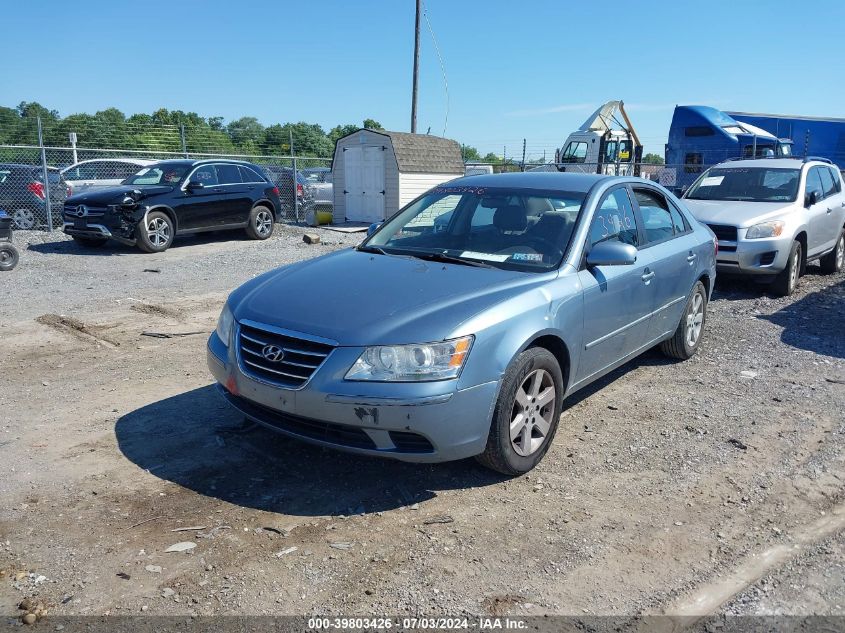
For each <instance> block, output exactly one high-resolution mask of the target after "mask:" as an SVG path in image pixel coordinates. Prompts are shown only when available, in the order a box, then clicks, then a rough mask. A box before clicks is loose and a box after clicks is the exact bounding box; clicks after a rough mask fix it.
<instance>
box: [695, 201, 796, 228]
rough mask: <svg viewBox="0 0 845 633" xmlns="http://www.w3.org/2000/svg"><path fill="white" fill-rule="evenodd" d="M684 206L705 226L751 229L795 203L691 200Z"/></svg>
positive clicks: (783, 211)
mask: <svg viewBox="0 0 845 633" xmlns="http://www.w3.org/2000/svg"><path fill="white" fill-rule="evenodd" d="M684 204H685V205H686V206H687V208H688V209H689V210H690V212H691V213H692V214H693V216H694V217H695V219H696V220H698V221H699V222H704V223H705V224H728V225H730V226H738V227H749V226H752V225H754V224H757V223H759V222H765V221H766V220H769V219H770V218H774V217H777V216H779V215H782V214H783V213H785V212H786V211H788V210H789V209H790V208H791V207H792V206H793V205H794V204H795V203H794V202H741V201H736V200H690V199H688V198H684Z"/></svg>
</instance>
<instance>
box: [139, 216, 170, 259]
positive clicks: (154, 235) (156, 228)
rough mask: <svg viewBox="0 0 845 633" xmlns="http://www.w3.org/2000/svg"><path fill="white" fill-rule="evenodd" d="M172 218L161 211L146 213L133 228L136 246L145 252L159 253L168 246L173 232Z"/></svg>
mask: <svg viewBox="0 0 845 633" xmlns="http://www.w3.org/2000/svg"><path fill="white" fill-rule="evenodd" d="M175 232H176V231H175V229H174V226H173V220H171V219H170V216H169V215H167V214H166V213H164V212H163V211H153V212H152V213H148V214H147V219H146V222H144V221H143V220H142V221H141V222H139V223H138V226H137V227H136V228H135V235H136V239H137V243H138V248H140V249H141V250H142V251H144V252H146V253H161V252H163V251H166V250H167V249H168V248H170V245H171V244H172V243H173V235H174V233H175Z"/></svg>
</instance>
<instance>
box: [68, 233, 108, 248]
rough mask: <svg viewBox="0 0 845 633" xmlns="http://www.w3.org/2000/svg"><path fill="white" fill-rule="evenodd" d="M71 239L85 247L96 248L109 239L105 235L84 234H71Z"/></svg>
mask: <svg viewBox="0 0 845 633" xmlns="http://www.w3.org/2000/svg"><path fill="white" fill-rule="evenodd" d="M71 237H73V241H74V242H76V243H77V244H79V245H80V246H85V247H87V248H98V247H100V246H103V245H104V244H105V243H106V242H108V241H109V239H108V238H107V237H85V236H84V235H73V236H71Z"/></svg>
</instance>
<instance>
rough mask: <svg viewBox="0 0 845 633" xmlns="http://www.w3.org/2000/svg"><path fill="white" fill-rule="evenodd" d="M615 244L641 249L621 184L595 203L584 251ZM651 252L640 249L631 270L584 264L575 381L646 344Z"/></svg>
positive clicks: (651, 294) (651, 292)
mask: <svg viewBox="0 0 845 633" xmlns="http://www.w3.org/2000/svg"><path fill="white" fill-rule="evenodd" d="M609 240H616V241H620V242H624V243H626V244H632V245H633V246H636V247H637V248H638V249H639V248H640V243H641V240H642V238H641V235H640V232H639V231H638V229H637V220H636V215H635V213H634V207H633V204H632V202H631V198H630V192H629V190H628V188H627V187H626V186H625V185H622V186H619V187H616V188H615V189H611V190H610V191H608V192H607V193H606V194H605V195H604V197H603V198H602V199H601V200H600V201H599V204H598V206H597V208H596V212H595V214H594V216H593V219H592V222H591V224H590V233H589V235H588V237H587V245H586V249H585V250H586V252H587V253H589V251H590V249H591V248H592V247H593V246H595V245H596V244H598V243H600V242H604V241H609ZM652 277H653V271H652V266H651V252H649V251H648V250H644V251H639V250H638V254H637V261H636V262H635V263H634V264H633V265H631V266H597V267H593V268H588V267H587V266H586V264H585V265H582V267H581V270H580V272H579V273H578V278H579V280H580V281H581V285H582V288H583V297H584V339H583V340H584V349H583V350H582V352H581V360H580V361H579V363H578V380H579V381H581V380H585V379H587V378H589V377H590V376H593V375H594V374H596V373H599V372H601V371H602V370H603V369H605V368H606V367H608V366H609V365H612V364H613V363H615V362H617V361H618V360H620V359H621V358H624V357H625V356H627V355H628V354H630V353H632V352H634V351H636V350H638V349H640V348H641V347H642V346H643V345H644V344H645V342H646V335H647V333H648V329H649V321H650V313H651V311H652V306H653V305H654V286H653V284H652Z"/></svg>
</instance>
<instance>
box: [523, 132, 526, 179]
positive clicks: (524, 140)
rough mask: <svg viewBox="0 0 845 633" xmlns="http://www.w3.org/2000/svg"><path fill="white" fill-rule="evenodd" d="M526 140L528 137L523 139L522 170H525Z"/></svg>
mask: <svg viewBox="0 0 845 633" xmlns="http://www.w3.org/2000/svg"><path fill="white" fill-rule="evenodd" d="M525 142H526V139H522V171H525Z"/></svg>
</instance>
